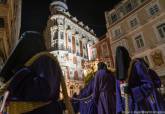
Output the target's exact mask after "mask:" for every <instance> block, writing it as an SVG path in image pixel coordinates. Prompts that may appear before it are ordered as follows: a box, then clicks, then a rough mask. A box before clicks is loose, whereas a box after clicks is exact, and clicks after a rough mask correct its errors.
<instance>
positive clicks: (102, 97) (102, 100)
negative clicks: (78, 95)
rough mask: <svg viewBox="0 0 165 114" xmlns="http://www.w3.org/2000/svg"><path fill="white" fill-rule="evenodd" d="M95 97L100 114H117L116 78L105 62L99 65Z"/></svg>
mask: <svg viewBox="0 0 165 114" xmlns="http://www.w3.org/2000/svg"><path fill="white" fill-rule="evenodd" d="M93 96H94V97H93V98H94V101H95V104H96V105H97V110H98V114H116V107H115V106H116V98H115V78H114V76H113V75H112V73H111V72H110V71H108V70H107V66H106V64H105V63H103V62H100V63H98V71H97V72H96V75H95V80H94V92H93Z"/></svg>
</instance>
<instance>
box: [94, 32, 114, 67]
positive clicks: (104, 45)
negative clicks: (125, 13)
mask: <svg viewBox="0 0 165 114" xmlns="http://www.w3.org/2000/svg"><path fill="white" fill-rule="evenodd" d="M99 39H100V40H99V41H98V42H97V43H95V44H94V45H93V46H92V47H91V48H92V49H91V52H92V55H93V56H92V60H96V61H102V62H104V63H106V64H107V66H108V67H111V68H113V67H114V60H113V57H112V51H111V45H110V38H109V37H108V35H107V34H105V35H103V36H101V37H100V38H99Z"/></svg>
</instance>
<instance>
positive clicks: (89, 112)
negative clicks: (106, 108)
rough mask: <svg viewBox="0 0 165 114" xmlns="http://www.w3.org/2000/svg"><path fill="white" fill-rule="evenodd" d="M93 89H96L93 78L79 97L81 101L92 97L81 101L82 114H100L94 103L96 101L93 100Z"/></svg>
mask: <svg viewBox="0 0 165 114" xmlns="http://www.w3.org/2000/svg"><path fill="white" fill-rule="evenodd" d="M93 89H94V78H92V79H91V80H90V81H89V82H88V84H87V85H86V86H85V88H83V89H82V90H81V92H80V95H79V98H80V99H83V98H87V97H89V96H91V97H90V98H89V99H86V100H81V101H80V103H79V110H80V114H98V113H97V107H96V104H95V102H94V99H93V98H92V94H93Z"/></svg>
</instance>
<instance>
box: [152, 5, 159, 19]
mask: <svg viewBox="0 0 165 114" xmlns="http://www.w3.org/2000/svg"><path fill="white" fill-rule="evenodd" d="M159 10H160V9H159V6H158V4H154V5H152V6H151V7H150V8H149V14H150V15H151V16H152V15H155V14H156V13H158V12H159Z"/></svg>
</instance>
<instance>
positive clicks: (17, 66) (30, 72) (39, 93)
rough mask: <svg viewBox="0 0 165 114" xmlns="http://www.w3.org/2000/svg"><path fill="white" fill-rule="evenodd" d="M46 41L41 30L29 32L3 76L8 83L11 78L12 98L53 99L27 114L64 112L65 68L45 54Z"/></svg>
mask: <svg viewBox="0 0 165 114" xmlns="http://www.w3.org/2000/svg"><path fill="white" fill-rule="evenodd" d="M42 40H43V37H42V36H41V35H40V34H39V33H37V32H33V31H28V32H25V33H24V34H23V35H22V36H21V38H20V40H19V42H18V44H17V46H16V48H15V49H14V50H13V52H12V53H11V55H10V57H9V58H8V60H7V62H6V64H5V65H4V67H3V69H2V71H1V73H0V76H1V78H4V82H8V81H9V80H10V83H9V86H8V91H9V92H10V94H9V98H8V100H9V101H33V102H38V101H39V102H40V101H41V102H49V103H48V104H47V105H44V106H42V107H41V108H37V109H35V110H32V111H29V112H26V113H25V114H61V113H62V109H61V107H60V103H59V102H58V99H59V92H60V81H61V80H60V79H61V78H60V77H61V76H62V71H61V68H60V65H59V63H58V61H55V60H53V58H51V56H47V55H46V54H44V51H46V48H45V46H44V43H43V41H42ZM41 52H42V53H41ZM18 114H19V113H18Z"/></svg>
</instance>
